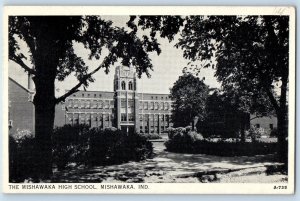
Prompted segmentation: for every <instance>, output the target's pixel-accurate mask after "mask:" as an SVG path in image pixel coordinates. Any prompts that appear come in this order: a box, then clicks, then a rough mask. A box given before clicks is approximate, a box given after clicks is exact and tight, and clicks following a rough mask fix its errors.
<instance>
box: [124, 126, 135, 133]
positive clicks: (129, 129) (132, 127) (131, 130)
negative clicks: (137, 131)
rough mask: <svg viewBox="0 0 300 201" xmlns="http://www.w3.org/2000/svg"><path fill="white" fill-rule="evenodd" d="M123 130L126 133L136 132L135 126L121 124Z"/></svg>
mask: <svg viewBox="0 0 300 201" xmlns="http://www.w3.org/2000/svg"><path fill="white" fill-rule="evenodd" d="M121 130H122V131H123V132H124V133H133V132H134V126H121Z"/></svg>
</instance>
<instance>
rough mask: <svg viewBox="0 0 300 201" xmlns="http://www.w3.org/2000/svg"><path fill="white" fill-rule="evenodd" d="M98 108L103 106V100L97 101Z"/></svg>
mask: <svg viewBox="0 0 300 201" xmlns="http://www.w3.org/2000/svg"><path fill="white" fill-rule="evenodd" d="M98 108H101V109H102V108H103V102H102V101H99V104H98Z"/></svg>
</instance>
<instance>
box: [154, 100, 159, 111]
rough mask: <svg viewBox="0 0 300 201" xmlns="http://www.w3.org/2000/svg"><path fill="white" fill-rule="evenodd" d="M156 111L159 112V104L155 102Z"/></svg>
mask: <svg viewBox="0 0 300 201" xmlns="http://www.w3.org/2000/svg"><path fill="white" fill-rule="evenodd" d="M154 109H155V110H158V102H155V108H154Z"/></svg>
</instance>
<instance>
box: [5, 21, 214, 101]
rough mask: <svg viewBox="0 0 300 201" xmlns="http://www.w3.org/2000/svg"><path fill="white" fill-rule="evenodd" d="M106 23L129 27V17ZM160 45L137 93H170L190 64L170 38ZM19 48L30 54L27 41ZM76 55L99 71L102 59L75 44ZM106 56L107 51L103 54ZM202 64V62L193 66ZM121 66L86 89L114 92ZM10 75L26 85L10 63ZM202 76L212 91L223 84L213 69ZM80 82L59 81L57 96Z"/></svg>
mask: <svg viewBox="0 0 300 201" xmlns="http://www.w3.org/2000/svg"><path fill="white" fill-rule="evenodd" d="M102 17H103V18H104V19H106V20H111V21H112V22H113V25H114V26H119V27H126V22H127V21H128V19H129V16H102ZM142 34H145V32H143V31H140V32H138V35H139V36H141V35H142ZM158 42H159V43H160V44H161V46H160V47H161V50H162V52H161V54H160V55H159V56H158V55H157V54H156V53H151V54H150V58H151V60H152V64H153V71H150V74H151V78H148V77H147V76H146V75H143V76H142V78H141V79H138V83H137V90H138V91H139V92H143V93H160V94H166V93H169V92H170V88H171V87H172V86H173V84H174V82H175V81H176V80H177V79H178V77H179V76H180V75H182V70H183V68H184V67H186V66H187V63H188V62H190V61H189V60H186V59H184V58H183V57H182V55H183V51H182V50H181V49H177V48H175V47H174V45H175V43H176V41H173V42H171V43H169V41H168V40H167V39H162V38H159V39H158ZM19 43H20V47H21V51H22V53H24V54H25V55H28V47H27V45H26V43H25V42H23V41H20V40H19ZM74 49H75V53H76V54H77V55H78V56H81V57H82V58H83V59H84V61H85V63H86V64H87V65H88V66H89V69H90V71H91V70H93V69H94V68H96V67H97V66H98V65H99V64H100V62H101V59H100V60H95V59H93V60H89V59H88V53H89V51H88V50H86V49H85V48H84V47H83V46H82V45H81V44H74ZM104 54H105V51H104ZM25 63H26V64H28V65H29V66H31V64H30V61H25ZM197 64H198V65H199V64H200V62H198V63H194V65H197ZM118 65H120V64H116V65H114V66H112V67H111V68H110V72H109V73H108V74H106V73H105V72H104V69H100V70H99V71H98V72H97V73H95V74H94V78H95V81H94V82H93V83H90V85H89V87H88V88H87V90H90V91H113V79H114V72H115V67H116V66H118ZM9 76H10V77H11V78H13V79H14V80H16V81H17V82H19V83H20V84H21V85H23V86H24V87H26V86H27V75H26V73H25V72H24V70H23V69H22V68H21V67H19V66H18V65H17V64H16V63H14V62H12V61H10V62H9ZM199 77H200V78H201V79H202V78H203V77H205V80H204V82H205V84H207V85H209V86H210V87H212V88H219V87H220V83H218V82H217V80H216V78H215V77H214V70H213V69H202V70H201V72H200V74H199ZM77 82H78V81H77V80H76V78H75V77H74V76H73V75H70V76H68V77H67V78H66V79H65V80H64V81H63V82H58V81H57V82H56V96H60V95H62V94H63V93H64V92H65V90H69V89H71V88H72V87H73V86H75V85H76V84H77Z"/></svg>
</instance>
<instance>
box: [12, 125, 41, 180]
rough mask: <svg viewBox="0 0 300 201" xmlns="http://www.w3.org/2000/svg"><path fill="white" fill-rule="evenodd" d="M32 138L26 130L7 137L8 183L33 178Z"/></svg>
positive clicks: (34, 169)
mask: <svg viewBox="0 0 300 201" xmlns="http://www.w3.org/2000/svg"><path fill="white" fill-rule="evenodd" d="M33 153H35V151H34V137H33V135H32V133H30V132H29V131H27V130H22V131H18V132H17V133H14V134H12V135H10V136H9V182H23V181H24V180H25V179H28V178H34V173H35V172H36V167H35V162H34V155H33Z"/></svg>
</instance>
